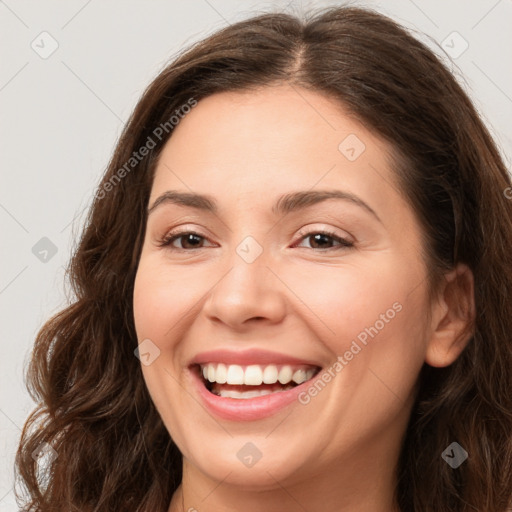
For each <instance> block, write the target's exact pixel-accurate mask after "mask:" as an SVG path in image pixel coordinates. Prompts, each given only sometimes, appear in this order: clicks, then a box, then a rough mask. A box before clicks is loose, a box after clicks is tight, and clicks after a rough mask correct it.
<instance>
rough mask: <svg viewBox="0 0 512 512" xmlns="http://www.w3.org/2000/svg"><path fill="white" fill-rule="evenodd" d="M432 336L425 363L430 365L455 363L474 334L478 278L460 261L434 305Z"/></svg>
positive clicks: (447, 276)
mask: <svg viewBox="0 0 512 512" xmlns="http://www.w3.org/2000/svg"><path fill="white" fill-rule="evenodd" d="M431 318H432V324H431V337H430V340H429V342H428V346H427V352H426V355H425V362H426V363H427V364H429V365H430V366H435V367H444V366H449V365H450V364H452V363H453V362H454V361H455V360H456V359H457V357H459V355H460V354H461V352H462V351H463V350H464V348H465V347H466V345H467V344H468V342H469V340H470V339H471V337H472V335H473V329H474V320H475V297H474V278H473V272H472V271H471V269H470V268H469V267H468V266H467V265H465V264H463V263H459V264H458V265H457V266H456V267H455V269H454V270H452V271H450V272H449V273H448V274H446V275H445V281H444V283H443V286H442V287H441V290H440V291H439V295H438V297H437V301H436V303H435V305H433V306H432V317H431Z"/></svg>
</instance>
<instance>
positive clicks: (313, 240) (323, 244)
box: [301, 231, 354, 250]
mask: <svg viewBox="0 0 512 512" xmlns="http://www.w3.org/2000/svg"><path fill="white" fill-rule="evenodd" d="M308 239H309V240H310V246H311V247H310V248H311V249H320V250H327V249H337V248H338V249H339V248H341V247H345V248H347V247H353V246H354V244H353V243H352V242H350V241H348V240H346V239H345V238H342V237H340V236H338V235H336V234H335V233H330V232H327V231H312V232H311V233H307V234H304V235H303V236H302V238H301V240H308ZM335 243H337V244H338V245H337V246H336V245H334V244H335Z"/></svg>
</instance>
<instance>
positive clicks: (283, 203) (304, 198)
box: [148, 190, 382, 223]
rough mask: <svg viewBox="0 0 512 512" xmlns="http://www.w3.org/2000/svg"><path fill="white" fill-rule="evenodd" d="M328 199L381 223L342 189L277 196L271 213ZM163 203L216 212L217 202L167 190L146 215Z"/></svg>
mask: <svg viewBox="0 0 512 512" xmlns="http://www.w3.org/2000/svg"><path fill="white" fill-rule="evenodd" d="M328 199H340V200H344V201H349V202H351V203H353V204H355V205H357V206H359V207H361V208H363V209H364V210H366V211H367V212H369V213H371V214H372V215H373V216H374V217H375V218H376V219H377V220H378V221H379V222H381V223H382V221H381V220H380V218H379V216H378V215H377V213H376V212H375V210H374V209H373V208H372V207H371V206H369V205H368V204H367V203H365V202H364V201H363V200H362V199H361V198H360V197H358V196H356V195H354V194H352V193H350V192H345V191H343V190H305V191H299V192H292V193H289V194H285V195H283V196H281V197H279V198H278V200H277V201H276V203H275V204H274V205H273V206H272V213H273V214H274V215H286V214H287V213H290V212H294V211H298V210H302V209H304V208H307V207H309V206H312V205H315V204H318V203H321V202H323V201H327V200H328ZM163 204H177V205H180V206H186V207H189V208H196V209H198V210H202V211H206V212H211V213H217V212H218V207H217V202H216V201H215V199H214V198H213V197H212V196H208V195H203V194H196V193H192V192H178V191H177V190H167V191H166V192H164V193H163V194H162V195H160V196H159V197H158V198H157V199H155V201H154V203H153V204H152V206H151V207H149V208H148V216H149V215H150V214H151V213H152V212H154V211H155V210H156V209H157V208H158V207H159V206H160V205H163Z"/></svg>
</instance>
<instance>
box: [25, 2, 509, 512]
mask: <svg viewBox="0 0 512 512" xmlns="http://www.w3.org/2000/svg"><path fill="white" fill-rule="evenodd" d="M510 187H511V182H510V177H509V176H508V174H507V171H506V169H505V166H504V164H503V162H502V160H501V159H500V156H499V153H498V151H497V149H496V146H495V144H494V143H493V141H492V140H491V137H490V135H489V133H488V131H487V129H486V128H485V127H484V125H483V123H482V121H481V120H480V119H479V116H478V115H477V113H476V111H475V108H474V107H473V106H472V104H471V102H470V100H469V99H468V97H467V95H466V94H465V93H464V92H463V90H462V89H461V87H460V86H459V85H458V84H457V82H456V81H455V79H454V78H453V77H452V76H451V74H450V73H449V72H448V71H447V70H446V69H445V67H444V66H443V65H442V64H441V63H440V62H439V60H438V59H437V58H436V57H435V56H434V55H433V54H432V52H431V51H430V50H428V49H427V48H426V47H425V46H424V45H423V44H421V43H420V42H418V41H416V40H415V39H414V38H412V37H411V36H410V35H408V33H407V32H406V31H405V30H404V29H402V28H401V27H399V26H397V25H396V24H395V23H394V22H393V21H391V20H389V19H387V18H386V17H384V16H382V15H379V14H376V13H374V12H370V11H366V10H362V9H357V8H335V9H329V10H326V11H324V12H321V13H318V14H317V15H316V16H315V17H311V18H310V19H309V20H307V21H304V22H303V21H300V20H298V19H296V18H294V17H292V16H289V15H286V14H268V15H262V16H259V17H256V18H253V19H249V20H247V21H243V22H240V23H237V24H235V25H231V26H229V27H227V28H225V29H223V30H222V31H220V32H218V33H216V34H214V35H213V36H211V37H209V38H207V39H206V40H204V41H202V42H200V43H198V44H196V45H195V46H194V47H192V48H191V49H189V50H188V51H187V52H185V53H183V54H182V55H181V56H180V57H179V58H178V59H176V60H175V61H174V62H173V63H172V64H171V65H169V66H168V67H167V68H166V69H165V70H164V71H163V72H162V73H161V74H160V75H159V76H158V77H157V78H156V79H155V80H154V82H153V83H152V84H151V85H150V86H149V88H148V89H147V90H146V92H145V93H144V95H143V97H142V99H141V100H140V101H139V103H138V105H137V107H136V108H135V111H134V113H133V115H132V117H131V119H130V120H129V122H128V123H127V126H126V128H125V130H124V133H123V134H122V136H121V139H120V141H119V143H118V145H117V147H116V150H115V152H114V155H113V157H112V160H111V162H110V165H109V169H108V171H107V173H106V174H105V176H104V178H103V180H102V183H101V184H100V186H99V187H98V191H97V194H96V197H95V200H94V204H93V206H92V209H91V212H90V216H89V219H88V223H87V226H86V228H85V230H84V232H83V235H82V238H81V241H80V244H79V246H78V248H77V251H76V253H75V255H74V257H73V260H72V262H71V267H70V277H71V282H72V285H73V287H74V291H75V293H76V301H75V302H74V303H73V304H72V305H70V306H69V307H68V308H67V309H65V310H64V311H62V312H60V313H59V314H58V315H56V316H55V317H54V318H52V319H51V320H50V321H49V322H48V323H47V324H46V325H45V326H44V327H43V328H42V330H41V331H40V333H39V335H38V337H37V340H36V345H35V348H34V356H33V360H32V363H31V366H30V368H29V374H28V379H29V384H30V385H31V390H32V394H33V397H34V398H36V399H37V401H38V402H40V403H41V406H40V407H39V408H38V409H37V410H36V411H34V413H33V414H32V416H31V417H30V418H29V420H28V421H27V424H26V426H25V429H24V432H23V436H22V439H21V443H20V447H19V450H18V454H17V469H18V471H19V473H20V476H21V478H22V479H23V481H24V483H25V485H26V486H27V487H28V490H29V492H30V494H31V497H32V498H31V503H32V507H33V508H32V509H33V510H40V511H46V510H50V509H52V510H80V511H93V510H94V511H100V510H101V511H102V510H130V511H143V510H144V511H156V510H161V511H167V510H168V511H169V512H177V511H185V510H188V511H192V510H198V511H220V510H223V511H227V510H249V511H259V510H265V511H281V512H282V511H288V510H320V509H321V510H323V511H342V510H343V511H345V510H350V511H367V510H372V511H375V512H380V511H383V512H384V511H391V510H393V511H395V510H396V511H398V510H400V511H407V512H408V511H412V510H414V511H434V510H435V511H448V510H449V511H452V512H454V511H457V512H459V511H460V512H462V511H470V510H479V511H483V510H485V511H488V512H504V511H506V510H507V506H510V502H511V496H512V464H511V461H512V438H511V432H512V396H511V389H512V377H511V372H510V369H511V366H512V345H511V338H510V332H511V331H512V301H511V300H510V296H509V290H510V289H511V288H512V272H511V270H512V203H511V202H510V200H508V199H507V195H506V191H507V190H511V189H510ZM43 420H44V421H43ZM37 423H41V426H40V428H39V429H38V430H37V429H34V428H32V427H33V426H35V425H36V424H37ZM45 443H46V444H45ZM53 450H54V451H53ZM42 451H45V453H50V454H52V457H51V461H50V462H51V464H49V465H48V468H47V473H46V479H44V477H43V476H42V475H41V474H38V471H39V472H41V471H43V469H44V466H43V464H36V463H34V461H33V457H32V454H33V453H41V452H42ZM27 510H28V509H27Z"/></svg>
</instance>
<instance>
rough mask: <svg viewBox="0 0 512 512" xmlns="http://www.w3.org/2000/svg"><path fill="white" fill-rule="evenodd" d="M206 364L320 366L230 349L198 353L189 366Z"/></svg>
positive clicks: (266, 352) (265, 352) (272, 354)
mask: <svg viewBox="0 0 512 512" xmlns="http://www.w3.org/2000/svg"><path fill="white" fill-rule="evenodd" d="M206 363H226V364H238V365H241V366H244V365H251V364H259V365H268V364H276V365H279V364H282V365H285V364H289V365H304V366H316V367H319V366H320V365H319V364H318V363H317V362H315V361H311V360H307V359H300V358H298V357H293V356H290V355H287V354H282V353H279V352H272V351H269V350H260V349H246V350H230V349H219V350H210V351H206V352H200V353H199V354H196V355H195V356H194V357H193V358H192V360H191V361H190V363H189V365H190V366H192V365H197V364H206Z"/></svg>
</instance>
